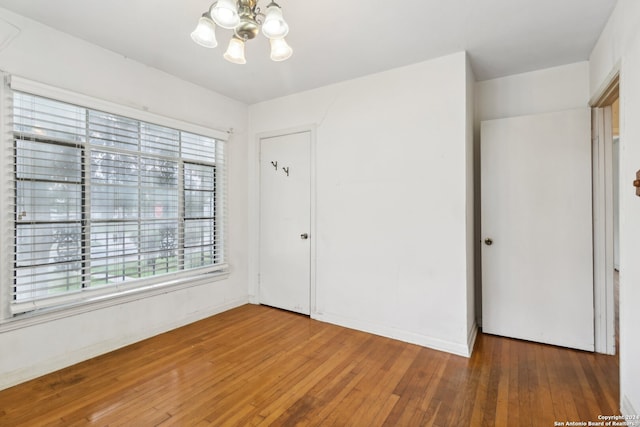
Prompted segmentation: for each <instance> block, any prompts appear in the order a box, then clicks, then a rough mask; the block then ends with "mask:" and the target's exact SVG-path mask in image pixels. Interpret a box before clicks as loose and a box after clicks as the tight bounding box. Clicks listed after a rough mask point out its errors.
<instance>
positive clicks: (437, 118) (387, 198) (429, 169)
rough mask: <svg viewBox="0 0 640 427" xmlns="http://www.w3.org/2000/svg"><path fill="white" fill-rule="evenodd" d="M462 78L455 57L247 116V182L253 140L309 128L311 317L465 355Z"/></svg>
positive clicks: (466, 182) (470, 327) (471, 325)
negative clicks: (312, 135)
mask: <svg viewBox="0 0 640 427" xmlns="http://www.w3.org/2000/svg"><path fill="white" fill-rule="evenodd" d="M468 71H469V70H468V68H467V63H466V55H465V54H464V53H457V54H454V55H450V56H446V57H442V58H439V59H435V60H432V61H427V62H422V63H419V64H415V65H411V66H408V67H403V68H398V69H394V70H391V71H387V72H383V73H379V74H374V75H370V76H366V77H362V78H358V79H355V80H351V81H347V82H343V83H339V84H335V85H331V86H327V87H323V88H320V89H316V90H311V91H308V92H303V93H299V94H296V95H292V96H287V97H284V98H280V99H276V100H272V101H268V102H264V103H259V104H256V105H252V106H250V107H249V123H250V125H251V132H250V138H251V139H252V150H253V151H252V153H251V157H250V158H251V164H252V167H251V168H250V172H251V171H252V170H253V172H252V175H251V176H252V177H253V179H252V178H251V177H250V182H252V183H253V182H257V180H256V172H257V136H258V135H259V134H260V133H262V132H271V131H276V130H282V129H287V128H293V127H299V126H303V125H309V124H315V125H317V152H316V167H317V177H316V178H317V201H316V203H317V210H316V218H317V231H316V235H315V236H314V237H315V239H316V241H315V244H316V251H317V252H316V253H317V259H316V261H317V274H316V298H317V300H316V302H317V307H316V310H315V312H314V314H313V317H315V318H317V319H319V320H323V321H328V322H332V323H336V324H340V325H343V326H347V327H353V328H357V329H361V330H365V331H369V332H373V333H377V334H380V335H385V336H389V337H393V338H397V339H401V340H405V341H409V342H414V343H418V344H421V345H425V346H428V347H433V348H438V349H442V350H446V351H450V352H453V353H458V354H463V355H468V354H469V353H470V349H469V337H471V338H473V337H474V331H475V322H474V313H473V305H472V304H469V301H473V292H472V290H473V284H472V283H469V282H470V281H471V282H472V278H473V276H472V273H471V272H472V271H473V270H472V269H473V260H472V251H469V250H468V248H469V246H472V241H471V239H473V224H472V221H469V219H470V218H471V216H470V211H471V210H472V206H473V195H472V175H471V168H472V161H471V153H469V147H470V144H471V138H470V136H469V130H470V128H469V129H468V128H467V124H468V123H470V120H471V118H470V117H468V115H470V113H471V111H472V109H471V108H467V106H468V102H469V103H471V102H472V101H468V98H467V96H471V95H472V94H470V93H469V92H470V91H467V87H468V85H469V84H470V81H471V80H468V78H469V79H472V77H470V76H469V72H468ZM470 187H471V188H470ZM257 191H258V190H257V188H256V185H254V186H253V188H252V195H251V196H250V211H251V212H252V213H253V215H254V217H253V220H252V221H250V222H251V223H252V229H251V232H250V235H251V236H253V238H254V239H257V220H258V217H257V215H258V214H257V211H258V203H257V201H258V195H257ZM469 233H470V234H469ZM250 247H257V244H255V240H254V243H253V244H251V245H250ZM251 260H252V264H253V265H254V266H255V265H257V263H256V254H255V253H254V254H253V256H252V259H251ZM469 269H471V272H470V271H469ZM251 278H252V279H253V280H252V289H251V290H250V293H252V295H254V296H255V295H257V294H258V293H257V291H256V286H257V285H256V281H257V267H255V271H253V274H251ZM312 310H313V308H312Z"/></svg>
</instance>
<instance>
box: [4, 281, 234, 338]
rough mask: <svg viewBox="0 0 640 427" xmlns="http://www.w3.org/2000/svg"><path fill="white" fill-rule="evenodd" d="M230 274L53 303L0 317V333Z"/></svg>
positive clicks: (167, 291)
mask: <svg viewBox="0 0 640 427" xmlns="http://www.w3.org/2000/svg"><path fill="white" fill-rule="evenodd" d="M229 275H230V273H229V272H228V271H223V272H216V273H214V274H203V275H198V276H195V277H192V278H188V279H184V280H181V281H180V282H179V283H169V284H164V285H153V286H148V287H145V288H137V289H132V290H131V291H127V292H121V293H118V294H111V295H103V296H97V297H95V298H93V299H89V300H85V301H80V302H77V303H73V304H69V305H65V306H60V307H53V308H50V309H47V310H41V311H35V312H30V313H25V314H21V315H17V316H14V317H12V318H8V319H3V320H0V333H3V332H9V331H13V330H16V329H21V328H27V327H30V326H34V325H38V324H41V323H47V322H51V321H54V320H58V319H63V318H66V317H71V316H77V315H80V314H84V313H89V312H92V311H97V310H101V309H104V308H108V307H112V306H116V305H121V304H126V303H129V302H133V301H137V300H141V299H146V298H150V297H154V296H158V295H163V294H167V293H171V292H176V291H180V290H183V289H188V288H192V287H195V286H204V285H206V284H209V283H212V282H218V281H221V280H226V279H227V278H229Z"/></svg>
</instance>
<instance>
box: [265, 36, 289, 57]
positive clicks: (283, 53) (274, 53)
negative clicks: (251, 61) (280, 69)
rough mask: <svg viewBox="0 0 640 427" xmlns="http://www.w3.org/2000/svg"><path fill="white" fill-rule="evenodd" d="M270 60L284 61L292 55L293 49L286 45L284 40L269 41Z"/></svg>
mask: <svg viewBox="0 0 640 427" xmlns="http://www.w3.org/2000/svg"><path fill="white" fill-rule="evenodd" d="M269 42H270V43H271V59H272V60H273V61H284V60H285V59H289V57H290V56H291V55H292V54H293V49H291V46H289V44H287V41H286V40H285V39H271V40H269Z"/></svg>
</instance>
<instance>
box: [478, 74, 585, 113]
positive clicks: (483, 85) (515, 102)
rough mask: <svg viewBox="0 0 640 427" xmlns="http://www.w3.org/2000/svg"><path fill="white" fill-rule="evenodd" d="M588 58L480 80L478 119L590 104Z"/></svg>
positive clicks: (561, 109)
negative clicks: (558, 65)
mask: <svg viewBox="0 0 640 427" xmlns="http://www.w3.org/2000/svg"><path fill="white" fill-rule="evenodd" d="M588 103H589V63H588V62H587V61H584V62H577V63H574V64H569V65H563V66H560V67H553V68H547V69H544V70H538V71H532V72H528V73H522V74H515V75H512V76H507V77H502V78H499V79H493V80H485V81H482V82H478V83H476V108H477V109H476V121H477V123H478V124H479V123H480V121H482V120H493V119H503V118H507V117H516V116H524V115H529V114H542V113H551V112H554V111H563V110H571V109H574V108H582V107H586V106H587V105H588Z"/></svg>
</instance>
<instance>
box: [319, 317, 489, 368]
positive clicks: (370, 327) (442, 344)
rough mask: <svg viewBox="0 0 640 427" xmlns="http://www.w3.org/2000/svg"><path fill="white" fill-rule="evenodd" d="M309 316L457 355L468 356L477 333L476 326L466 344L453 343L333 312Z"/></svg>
mask: <svg viewBox="0 0 640 427" xmlns="http://www.w3.org/2000/svg"><path fill="white" fill-rule="evenodd" d="M311 317H312V318H313V319H315V320H318V321H321V322H327V323H331V324H334V325H338V326H343V327H345V328H349V329H355V330H358V331H362V332H367V333H370V334H374V335H379V336H382V337H386V338H392V339H396V340H399V341H404V342H408V343H410V344H417V345H420V346H422V347H428V348H431V349H434V350H439V351H444V352H447V353H452V354H455V355H457V356H463V357H470V356H471V351H472V349H473V346H470V344H472V343H473V342H474V341H475V337H476V335H477V330H478V329H477V327H474V328H473V331H470V335H469V337H468V339H469V342H468V343H467V344H462V343H455V342H452V341H446V340H442V339H440V338H434V337H429V336H426V335H421V334H417V333H415V332H410V331H404V330H400V329H396V328H392V327H388V326H384V325H378V324H373V323H369V322H364V321H361V320H356V319H350V318H345V317H342V316H336V315H333V314H327V313H322V314H312V315H311Z"/></svg>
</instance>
